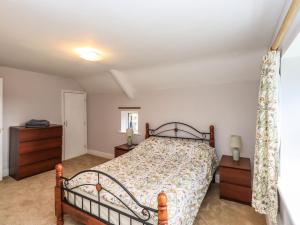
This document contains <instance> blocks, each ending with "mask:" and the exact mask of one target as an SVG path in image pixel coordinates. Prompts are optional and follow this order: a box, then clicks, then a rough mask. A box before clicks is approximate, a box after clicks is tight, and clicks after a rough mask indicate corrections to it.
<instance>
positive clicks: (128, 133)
mask: <svg viewBox="0 0 300 225" xmlns="http://www.w3.org/2000/svg"><path fill="white" fill-rule="evenodd" d="M126 136H127V137H132V136H133V129H132V128H128V129H127V130H126Z"/></svg>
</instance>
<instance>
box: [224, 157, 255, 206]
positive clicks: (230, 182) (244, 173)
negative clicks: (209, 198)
mask: <svg viewBox="0 0 300 225" xmlns="http://www.w3.org/2000/svg"><path fill="white" fill-rule="evenodd" d="M219 171H220V198H224V199H228V200H233V201H237V202H241V203H245V204H249V205H251V198H252V190H251V163H250V159H248V158H242V157H241V158H240V161H239V162H235V161H233V159H232V156H228V155H223V156H222V159H221V162H220V165H219Z"/></svg>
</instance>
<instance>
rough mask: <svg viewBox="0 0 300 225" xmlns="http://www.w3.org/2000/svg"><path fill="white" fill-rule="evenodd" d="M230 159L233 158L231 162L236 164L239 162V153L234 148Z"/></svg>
mask: <svg viewBox="0 0 300 225" xmlns="http://www.w3.org/2000/svg"><path fill="white" fill-rule="evenodd" d="M232 158H233V161H236V162H238V161H240V151H239V150H238V149H236V148H234V149H233V150H232Z"/></svg>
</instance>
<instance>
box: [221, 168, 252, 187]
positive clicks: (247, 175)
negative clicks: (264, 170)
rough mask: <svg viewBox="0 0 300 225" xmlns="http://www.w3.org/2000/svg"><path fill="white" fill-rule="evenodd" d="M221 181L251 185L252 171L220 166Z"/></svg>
mask: <svg viewBox="0 0 300 225" xmlns="http://www.w3.org/2000/svg"><path fill="white" fill-rule="evenodd" d="M220 182H225V183H230V184H237V185H242V186H246V187H251V172H250V171H248V170H240V169H232V168H227V167H220Z"/></svg>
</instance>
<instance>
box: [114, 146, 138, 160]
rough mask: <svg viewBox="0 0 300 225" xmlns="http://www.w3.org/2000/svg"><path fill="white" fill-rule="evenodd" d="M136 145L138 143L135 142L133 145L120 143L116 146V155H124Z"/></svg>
mask: <svg viewBox="0 0 300 225" xmlns="http://www.w3.org/2000/svg"><path fill="white" fill-rule="evenodd" d="M135 146H137V145H136V144H133V145H131V146H129V145H127V144H123V145H119V146H116V147H115V157H118V156H120V155H123V154H125V153H127V152H129V151H131V150H132V149H134V148H135Z"/></svg>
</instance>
